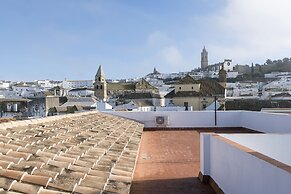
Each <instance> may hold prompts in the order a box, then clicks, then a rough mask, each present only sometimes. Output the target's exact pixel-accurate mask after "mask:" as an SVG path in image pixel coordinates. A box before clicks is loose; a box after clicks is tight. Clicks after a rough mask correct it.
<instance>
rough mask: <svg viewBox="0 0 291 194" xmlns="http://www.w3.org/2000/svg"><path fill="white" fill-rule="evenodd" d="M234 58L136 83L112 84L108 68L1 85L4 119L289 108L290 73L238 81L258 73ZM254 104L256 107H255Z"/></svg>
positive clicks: (204, 52) (204, 59) (205, 55)
mask: <svg viewBox="0 0 291 194" xmlns="http://www.w3.org/2000/svg"><path fill="white" fill-rule="evenodd" d="M252 68H253V65H252V67H249V66H247V65H234V64H233V63H232V60H231V59H225V60H223V62H219V63H216V64H208V52H207V50H206V48H205V47H204V48H203V50H202V52H201V67H200V68H198V69H194V70H191V71H185V72H178V73H171V74H164V73H160V72H159V71H158V70H157V69H156V68H154V69H153V72H151V73H148V74H147V75H145V76H144V77H141V78H137V79H123V80H110V79H107V77H106V75H105V71H106V66H101V65H99V67H96V69H97V73H96V75H95V78H94V79H88V80H67V79H65V80H63V81H59V80H35V81H33V82H26V81H8V80H2V81H0V116H1V117H2V118H17V119H21V118H39V117H46V116H52V115H59V114H68V113H75V112H83V111H87V110H92V109H97V110H99V111H203V110H214V109H216V110H255V111H261V110H262V109H264V108H280V107H281V108H282V107H283V108H289V107H291V104H290V103H289V101H290V99H291V72H271V73H266V74H264V79H262V80H259V81H255V80H254V79H249V80H247V79H241V80H240V79H239V77H242V76H243V75H245V74H247V73H250V72H251V71H253V69H252ZM250 104H251V105H252V106H250Z"/></svg>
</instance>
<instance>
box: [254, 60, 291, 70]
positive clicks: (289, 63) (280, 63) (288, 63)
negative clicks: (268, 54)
mask: <svg viewBox="0 0 291 194" xmlns="http://www.w3.org/2000/svg"><path fill="white" fill-rule="evenodd" d="M260 66H261V67H259V66H255V71H257V72H261V73H264V74H265V73H271V72H275V71H278V72H286V71H290V72H291V58H287V57H285V58H283V59H278V60H273V61H272V60H271V59H268V60H267V61H266V62H265V63H264V64H263V65H260ZM260 68H261V70H260Z"/></svg>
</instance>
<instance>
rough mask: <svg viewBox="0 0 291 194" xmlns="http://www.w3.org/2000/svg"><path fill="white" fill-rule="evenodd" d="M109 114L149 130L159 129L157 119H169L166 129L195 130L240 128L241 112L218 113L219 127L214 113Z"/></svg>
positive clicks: (121, 112)
mask: <svg viewBox="0 0 291 194" xmlns="http://www.w3.org/2000/svg"><path fill="white" fill-rule="evenodd" d="M108 113H109V114H113V115H117V116H122V117H125V118H129V119H133V120H136V121H139V122H141V123H143V124H144V125H145V127H147V128H151V127H157V126H158V125H157V124H156V117H157V116H163V117H165V118H166V119H167V123H166V125H165V127H168V128H193V127H240V126H241V123H240V115H241V111H217V125H216V126H215V113H214V111H152V112H124V111H113V112H108Z"/></svg>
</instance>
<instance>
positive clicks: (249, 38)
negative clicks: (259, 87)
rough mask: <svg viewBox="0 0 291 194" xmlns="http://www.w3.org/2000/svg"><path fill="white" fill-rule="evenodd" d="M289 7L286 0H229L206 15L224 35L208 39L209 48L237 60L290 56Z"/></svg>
mask: <svg viewBox="0 0 291 194" xmlns="http://www.w3.org/2000/svg"><path fill="white" fill-rule="evenodd" d="M290 7H291V1H289V0H277V1H272V0H256V1H253V0H243V1H242V0H228V3H227V6H226V7H225V8H224V9H223V10H222V11H221V12H219V13H217V14H215V15H212V16H209V17H208V18H207V19H206V20H207V22H208V25H209V26H210V28H212V30H213V31H215V33H216V34H217V36H221V37H223V38H220V40H223V39H224V42H221V41H219V42H211V43H210V46H209V47H210V49H211V50H212V51H213V52H215V54H217V55H220V56H223V55H225V56H229V57H231V58H234V59H235V60H236V61H237V62H251V61H252V60H261V62H263V61H264V60H265V59H266V58H267V57H269V58H276V57H277V58H279V57H284V56H290V52H289V51H290V49H291V25H290V23H289V18H291V12H290V11H289V8H290ZM217 38H218V37H217Z"/></svg>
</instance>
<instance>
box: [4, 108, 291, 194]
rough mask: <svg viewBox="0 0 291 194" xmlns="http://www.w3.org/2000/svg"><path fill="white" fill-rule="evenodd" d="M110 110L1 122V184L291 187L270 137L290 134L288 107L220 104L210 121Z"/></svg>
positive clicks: (114, 189) (23, 187)
mask: <svg viewBox="0 0 291 194" xmlns="http://www.w3.org/2000/svg"><path fill="white" fill-rule="evenodd" d="M110 114H111V115H110ZM110 114H108V113H107V114H105V113H100V112H88V113H78V114H72V115H63V116H53V117H48V118H43V119H34V120H29V121H13V122H8V123H2V124H0V188H1V189H2V191H3V192H4V193H5V192H7V191H9V192H10V193H41V194H44V193H133V194H135V193H137V194H143V193H152V194H155V193H158V194H160V193H167V194H171V193H178V194H179V193H190V194H191V193H205V194H208V193H219V192H220V193H231V194H233V193H254V194H255V193H256V194H257V193H272V192H273V193H274V189H275V190H276V189H278V187H280V190H278V191H280V192H279V193H288V192H289V191H290V189H291V188H289V187H290V186H289V185H290V184H287V183H288V182H290V181H291V176H290V172H291V170H290V166H288V165H287V164H285V163H284V161H286V160H288V161H289V159H290V158H289V157H288V156H287V157H285V156H284V157H279V156H278V153H279V154H280V153H281V154H282V153H286V150H285V151H284V150H282V148H283V149H284V146H279V147H276V148H275V149H273V148H272V145H273V143H274V142H273V141H272V139H274V138H275V140H276V142H277V143H278V144H280V141H281V140H280V137H284V138H283V140H284V142H290V141H289V139H290V135H284V134H286V133H290V131H291V129H290V126H291V119H290V116H289V115H284V114H271V113H259V112H245V111H232V112H230V111H226V112H218V114H217V121H216V125H215V122H214V114H213V112H211V111H210V112H147V113H145V112H144V113H142V112H110ZM112 114H115V115H112ZM156 116H164V117H165V118H166V121H167V122H166V123H165V125H163V126H161V125H158V124H157V123H156V120H155V118H156ZM141 123H143V124H141ZM144 127H145V128H144ZM254 132H262V133H269V134H267V135H266V134H253V133H254ZM225 133H227V134H225ZM233 133H236V134H233ZM238 133H252V134H247V135H244V134H238ZM274 133H276V134H274ZM266 145H268V146H266ZM276 149H277V150H280V152H278V151H276ZM274 158H276V159H274ZM277 160H281V161H277ZM245 172H248V173H245ZM198 175H199V179H200V180H201V181H202V182H201V181H200V180H199V179H198ZM250 181H251V182H250ZM236 182H239V183H240V184H239V186H237V184H236ZM265 185H268V187H266V186H265ZM246 188H247V189H246ZM1 189H0V192H1Z"/></svg>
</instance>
